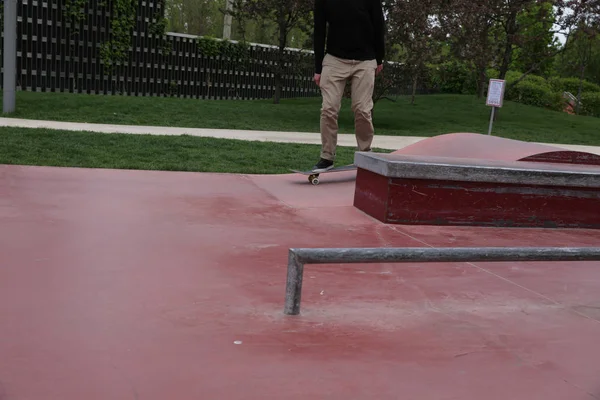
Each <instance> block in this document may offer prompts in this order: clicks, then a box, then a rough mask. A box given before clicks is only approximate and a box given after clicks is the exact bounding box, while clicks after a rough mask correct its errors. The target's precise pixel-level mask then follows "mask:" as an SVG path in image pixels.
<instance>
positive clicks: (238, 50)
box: [196, 36, 250, 62]
mask: <svg viewBox="0 0 600 400" xmlns="http://www.w3.org/2000/svg"><path fill="white" fill-rule="evenodd" d="M196 44H197V46H198V53H200V54H202V55H203V56H204V57H213V58H216V57H221V58H224V59H229V60H231V61H238V62H244V61H246V60H247V59H248V57H249V54H250V46H249V45H248V44H247V43H245V42H232V41H230V40H218V39H215V38H212V37H210V36H203V37H199V38H198V39H197V40H196Z"/></svg>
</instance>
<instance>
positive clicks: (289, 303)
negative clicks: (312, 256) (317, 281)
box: [284, 250, 304, 315]
mask: <svg viewBox="0 0 600 400" xmlns="http://www.w3.org/2000/svg"><path fill="white" fill-rule="evenodd" d="M303 276H304V264H302V263H301V262H299V260H298V257H296V254H295V253H294V251H293V250H290V252H289V255H288V270H287V282H286V286H285V309H284V313H285V314H287V315H298V314H299V313H300V301H301V297H302V279H303Z"/></svg>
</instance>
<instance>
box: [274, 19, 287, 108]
mask: <svg viewBox="0 0 600 400" xmlns="http://www.w3.org/2000/svg"><path fill="white" fill-rule="evenodd" d="M277 26H278V27H279V51H278V53H277V65H276V66H275V96H274V97H273V104H279V103H280V101H281V93H282V91H283V69H284V64H285V47H286V45H287V28H288V27H287V24H286V18H285V13H284V12H283V11H280V15H279V18H278V21H277Z"/></svg>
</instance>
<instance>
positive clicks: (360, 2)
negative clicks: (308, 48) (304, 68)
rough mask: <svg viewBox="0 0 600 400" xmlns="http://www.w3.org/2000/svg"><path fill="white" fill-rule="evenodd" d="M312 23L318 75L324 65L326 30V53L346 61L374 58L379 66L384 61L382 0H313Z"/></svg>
mask: <svg viewBox="0 0 600 400" xmlns="http://www.w3.org/2000/svg"><path fill="white" fill-rule="evenodd" d="M314 23H315V27H314V29H315V30H314V50H315V72H316V73H317V74H320V73H321V70H322V68H323V67H322V64H323V58H324V56H325V39H326V38H325V33H326V32H327V53H328V54H331V55H332V56H335V57H339V58H344V59H349V60H360V61H364V60H377V64H378V65H379V64H381V63H382V62H383V58H384V56H385V54H384V53H385V50H384V46H385V40H384V36H385V28H384V17H383V9H382V6H381V0H315V10H314ZM327 25H329V26H327ZM327 28H328V29H327Z"/></svg>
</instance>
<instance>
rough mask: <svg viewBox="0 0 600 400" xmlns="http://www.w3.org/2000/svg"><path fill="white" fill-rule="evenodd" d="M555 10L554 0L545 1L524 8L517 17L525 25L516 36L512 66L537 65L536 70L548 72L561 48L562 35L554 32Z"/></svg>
mask: <svg viewBox="0 0 600 400" xmlns="http://www.w3.org/2000/svg"><path fill="white" fill-rule="evenodd" d="M555 17H556V16H555V13H554V10H553V7H552V3H551V2H541V3H539V4H535V5H533V6H531V7H529V8H526V9H524V10H523V11H522V12H521V13H520V14H519V15H518V17H517V24H518V25H519V26H520V27H521V28H520V33H519V34H518V36H517V37H516V40H515V42H516V46H515V48H514V50H513V56H512V63H511V69H513V70H521V71H528V70H529V69H530V68H532V67H535V68H534V72H535V73H536V74H540V75H542V76H548V75H549V74H550V72H551V68H552V64H553V58H552V57H549V55H550V54H553V53H555V52H556V50H557V42H558V39H557V38H556V37H555V35H554V32H553V24H554V22H555Z"/></svg>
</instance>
